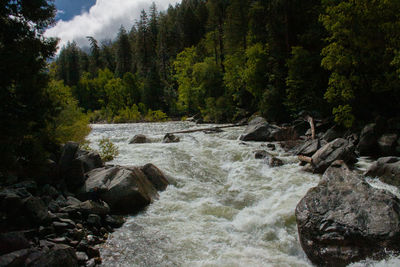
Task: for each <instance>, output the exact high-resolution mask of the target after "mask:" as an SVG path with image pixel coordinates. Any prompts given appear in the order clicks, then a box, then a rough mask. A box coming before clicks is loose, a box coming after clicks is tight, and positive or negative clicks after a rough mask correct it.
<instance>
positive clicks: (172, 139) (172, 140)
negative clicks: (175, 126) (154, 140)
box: [163, 133, 181, 144]
mask: <svg viewBox="0 0 400 267" xmlns="http://www.w3.org/2000/svg"><path fill="white" fill-rule="evenodd" d="M180 140H181V139H180V138H179V137H178V136H176V135H173V134H170V133H167V134H166V135H165V136H164V138H163V143H166V144H169V143H179V141H180Z"/></svg>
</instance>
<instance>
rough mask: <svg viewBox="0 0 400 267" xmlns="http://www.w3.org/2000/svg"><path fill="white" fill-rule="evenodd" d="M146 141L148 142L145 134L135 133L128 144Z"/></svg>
mask: <svg viewBox="0 0 400 267" xmlns="http://www.w3.org/2000/svg"><path fill="white" fill-rule="evenodd" d="M147 142H148V140H147V137H146V136H145V135H143V134H137V135H135V136H134V137H133V138H132V139H131V140H130V141H129V144H144V143H147Z"/></svg>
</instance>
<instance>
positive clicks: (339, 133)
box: [322, 125, 346, 142]
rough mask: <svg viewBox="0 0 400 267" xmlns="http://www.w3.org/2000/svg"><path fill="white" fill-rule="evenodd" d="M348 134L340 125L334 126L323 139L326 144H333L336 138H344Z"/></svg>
mask: <svg viewBox="0 0 400 267" xmlns="http://www.w3.org/2000/svg"><path fill="white" fill-rule="evenodd" d="M345 133H346V130H344V129H342V128H340V127H339V126H338V125H334V126H333V127H331V128H329V129H328V131H326V133H325V134H324V135H323V136H322V139H323V140H325V141H326V142H331V141H333V140H335V139H336V138H343V137H344V135H345Z"/></svg>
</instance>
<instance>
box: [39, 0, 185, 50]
mask: <svg viewBox="0 0 400 267" xmlns="http://www.w3.org/2000/svg"><path fill="white" fill-rule="evenodd" d="M152 2H155V3H156V6H157V8H158V10H159V11H163V10H165V9H167V8H168V5H169V4H172V5H175V4H176V3H178V2H180V0H154V1H151V0H56V1H55V5H56V8H57V16H56V19H57V24H56V25H55V26H54V27H52V28H50V29H48V30H47V31H46V33H45V35H46V36H48V37H57V38H59V39H60V42H59V47H62V46H63V45H65V44H67V42H68V41H76V42H77V44H78V45H79V46H81V47H85V46H88V45H89V43H88V41H87V38H86V37H87V36H92V37H94V38H95V39H96V40H98V41H102V40H107V39H114V38H115V37H116V36H117V33H118V30H119V28H120V27H121V25H123V26H124V27H125V28H126V29H127V30H130V28H131V27H132V25H133V24H134V23H135V21H136V20H138V19H139V17H140V12H141V10H142V9H144V10H146V11H147V10H148V9H149V7H150V5H151V4H152Z"/></svg>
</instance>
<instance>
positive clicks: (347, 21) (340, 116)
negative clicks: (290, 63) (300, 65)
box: [321, 0, 400, 126]
mask: <svg viewBox="0 0 400 267" xmlns="http://www.w3.org/2000/svg"><path fill="white" fill-rule="evenodd" d="M323 3H324V6H325V8H326V10H325V13H324V14H322V16H321V22H322V23H323V25H324V26H325V28H326V30H327V31H328V33H329V38H328V41H329V44H328V45H327V46H326V47H325V48H324V49H323V50H322V55H323V56H324V58H323V59H322V66H323V67H324V68H326V69H327V70H329V71H330V72H331V75H330V78H329V84H328V89H327V91H326V93H325V98H326V99H327V100H328V101H329V102H330V103H333V104H335V105H338V107H337V108H335V109H334V113H335V114H336V120H337V121H339V122H341V123H343V124H346V125H347V126H349V124H350V123H351V122H352V121H353V120H354V118H353V116H354V115H356V116H358V117H361V118H362V117H364V118H365V117H370V116H371V115H372V114H373V112H379V113H382V112H387V113H388V114H391V113H393V112H395V110H396V109H397V110H398V100H399V97H400V95H399V92H398V89H397V88H398V83H399V81H400V80H399V77H398V75H397V73H396V68H394V65H393V63H394V64H395V62H396V51H397V49H398V47H399V44H400V30H399V25H400V22H399V21H400V15H399V10H400V2H399V1H396V0H377V1H348V0H347V1H323ZM350 107H351V108H350ZM366 107H368V108H366Z"/></svg>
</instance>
